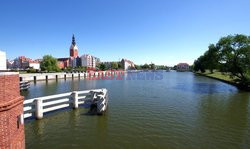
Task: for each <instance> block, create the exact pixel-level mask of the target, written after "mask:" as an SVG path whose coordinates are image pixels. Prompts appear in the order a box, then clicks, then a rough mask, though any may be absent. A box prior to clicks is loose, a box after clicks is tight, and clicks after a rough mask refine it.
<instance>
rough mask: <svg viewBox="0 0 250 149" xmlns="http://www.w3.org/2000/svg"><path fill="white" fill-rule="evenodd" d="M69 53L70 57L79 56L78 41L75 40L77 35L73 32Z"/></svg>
mask: <svg viewBox="0 0 250 149" xmlns="http://www.w3.org/2000/svg"><path fill="white" fill-rule="evenodd" d="M69 55H70V57H74V58H76V57H78V48H77V46H76V41H75V36H74V34H73V37H72V43H71V46H70V48H69Z"/></svg>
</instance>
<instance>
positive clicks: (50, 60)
mask: <svg viewBox="0 0 250 149" xmlns="http://www.w3.org/2000/svg"><path fill="white" fill-rule="evenodd" d="M41 70H42V71H47V72H54V71H56V72H58V71H60V69H59V67H58V65H57V59H56V58H54V57H52V56H51V55H45V56H43V60H42V62H41Z"/></svg>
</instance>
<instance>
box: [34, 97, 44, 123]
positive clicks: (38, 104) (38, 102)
mask: <svg viewBox="0 0 250 149" xmlns="http://www.w3.org/2000/svg"><path fill="white" fill-rule="evenodd" d="M34 102H35V110H36V111H35V116H36V119H42V118H43V101H42V99H35V100H34Z"/></svg>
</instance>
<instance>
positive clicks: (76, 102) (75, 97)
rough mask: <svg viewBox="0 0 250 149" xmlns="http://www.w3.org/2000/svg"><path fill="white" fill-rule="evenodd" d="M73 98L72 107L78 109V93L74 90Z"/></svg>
mask: <svg viewBox="0 0 250 149" xmlns="http://www.w3.org/2000/svg"><path fill="white" fill-rule="evenodd" d="M71 99H72V107H73V108H74V109H77V108H78V93H77V92H72V94H71Z"/></svg>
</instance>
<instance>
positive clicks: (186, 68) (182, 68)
mask: <svg viewBox="0 0 250 149" xmlns="http://www.w3.org/2000/svg"><path fill="white" fill-rule="evenodd" d="M176 70H177V71H189V65H188V64H187V63H179V64H177V65H176Z"/></svg>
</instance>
